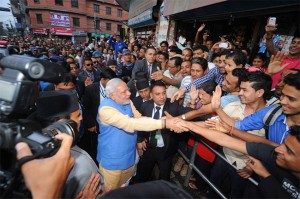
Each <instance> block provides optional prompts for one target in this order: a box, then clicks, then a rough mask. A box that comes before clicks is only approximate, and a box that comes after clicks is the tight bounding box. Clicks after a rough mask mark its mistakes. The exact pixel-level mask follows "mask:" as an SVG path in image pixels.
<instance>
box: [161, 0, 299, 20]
mask: <svg viewBox="0 0 300 199" xmlns="http://www.w3.org/2000/svg"><path fill="white" fill-rule="evenodd" d="M166 1H167V4H166V8H165V11H164V15H165V16H167V15H168V16H169V15H172V19H174V20H180V21H183V22H185V21H194V20H199V21H203V22H204V21H214V20H224V19H228V18H229V17H230V16H234V17H248V16H253V15H270V16H271V15H272V14H278V13H283V12H284V13H286V12H290V11H295V10H299V4H300V3H299V0H285V1H272V3H270V1H266V0H260V1H251V0H244V1H228V0H210V1H209V2H208V0H203V1H202V0H201V1H199V2H198V0H182V1H180V4H182V5H181V8H180V6H178V2H179V1H174V2H173V1H171V0H166ZM170 2H171V3H170ZM188 2H190V3H188ZM192 2H194V3H195V5H197V6H195V5H193V4H192ZM197 2H198V3H197ZM185 3H187V4H186V5H185ZM200 4H202V6H200V7H199V5H200Z"/></svg>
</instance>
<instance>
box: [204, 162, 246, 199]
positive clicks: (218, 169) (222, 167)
mask: <svg viewBox="0 0 300 199" xmlns="http://www.w3.org/2000/svg"><path fill="white" fill-rule="evenodd" d="M227 176H229V177H230V198H242V197H243V192H244V189H245V186H246V183H247V180H245V179H243V178H242V177H241V176H240V175H239V174H237V172H236V170H235V169H234V168H233V167H231V166H230V165H228V163H226V162H225V161H224V160H222V159H221V158H219V157H217V158H216V159H215V162H214V166H213V168H212V170H211V175H210V180H211V182H212V183H213V184H214V185H215V186H216V187H217V188H218V189H221V188H222V183H223V181H224V179H225V178H226V177H227Z"/></svg>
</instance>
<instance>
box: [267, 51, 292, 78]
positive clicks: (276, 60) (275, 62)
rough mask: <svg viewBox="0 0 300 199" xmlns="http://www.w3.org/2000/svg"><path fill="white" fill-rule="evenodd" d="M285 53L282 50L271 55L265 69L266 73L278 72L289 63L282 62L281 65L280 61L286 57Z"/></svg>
mask: <svg viewBox="0 0 300 199" xmlns="http://www.w3.org/2000/svg"><path fill="white" fill-rule="evenodd" d="M286 56H287V55H286V54H284V53H283V52H279V51H278V52H277V53H276V55H275V56H274V55H272V56H271V59H270V63H269V66H268V69H267V73H268V74H269V75H273V74H276V73H279V72H280V71H282V70H283V69H284V68H285V67H287V66H288V65H289V63H286V64H283V65H282V66H281V63H282V62H283V60H284V59H285V58H286Z"/></svg>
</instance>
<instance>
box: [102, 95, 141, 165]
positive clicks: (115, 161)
mask: <svg viewBox="0 0 300 199" xmlns="http://www.w3.org/2000/svg"><path fill="white" fill-rule="evenodd" d="M104 106H109V107H113V108H115V109H117V110H118V111H120V112H121V113H122V114H124V115H128V116H129V117H131V118H132V117H133V112H132V109H131V106H130V104H127V105H120V104H117V103H116V102H115V101H113V100H112V99H110V98H105V99H104V100H103V101H102V102H101V104H100V106H99V110H100V109H101V108H102V107H104ZM99 117H100V118H101V115H100V116H99ZM111 117H113V115H112V116H111ZM100 118H98V119H97V121H98V123H99V126H100V134H99V136H98V150H97V151H98V153H97V160H98V162H99V163H100V162H101V165H102V167H103V168H105V169H107V170H124V169H128V168H129V167H131V166H132V165H133V164H134V161H135V154H136V142H137V133H136V132H135V133H128V132H126V131H124V130H123V129H119V128H117V127H115V126H111V125H104V124H102V123H101V122H100Z"/></svg>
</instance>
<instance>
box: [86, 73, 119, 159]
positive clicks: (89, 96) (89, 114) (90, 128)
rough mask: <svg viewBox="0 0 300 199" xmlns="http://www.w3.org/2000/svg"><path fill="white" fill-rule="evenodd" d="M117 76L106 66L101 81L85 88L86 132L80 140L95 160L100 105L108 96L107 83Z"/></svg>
mask: <svg viewBox="0 0 300 199" xmlns="http://www.w3.org/2000/svg"><path fill="white" fill-rule="evenodd" d="M116 77H117V76H116V73H115V72H114V71H113V70H112V69H110V68H106V69H104V70H102V72H101V76H100V81H98V82H96V83H93V84H91V85H89V86H87V87H86V88H85V94H84V96H83V106H84V113H83V124H84V129H85V133H84V135H83V136H82V138H81V140H80V146H81V147H82V148H83V149H84V150H86V151H87V152H88V153H89V154H90V156H91V157H92V158H93V159H94V160H95V162H96V155H97V145H98V144H97V140H98V133H99V129H98V125H97V120H96V119H97V114H98V107H99V105H100V103H101V101H102V100H103V99H104V98H105V97H106V93H105V86H106V83H107V82H108V81H109V80H110V79H113V78H116Z"/></svg>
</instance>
